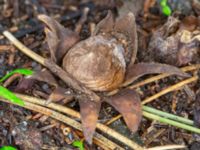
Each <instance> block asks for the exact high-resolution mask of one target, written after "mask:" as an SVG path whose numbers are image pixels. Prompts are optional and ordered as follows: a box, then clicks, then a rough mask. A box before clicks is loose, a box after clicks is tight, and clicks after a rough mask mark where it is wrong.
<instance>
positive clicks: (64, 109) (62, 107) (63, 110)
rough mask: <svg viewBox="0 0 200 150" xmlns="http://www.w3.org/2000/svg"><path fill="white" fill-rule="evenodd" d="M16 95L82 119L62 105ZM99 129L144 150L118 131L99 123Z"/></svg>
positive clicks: (137, 149) (130, 145) (126, 143)
mask: <svg viewBox="0 0 200 150" xmlns="http://www.w3.org/2000/svg"><path fill="white" fill-rule="evenodd" d="M16 95H17V96H18V97H19V98H21V99H23V100H24V101H28V102H31V103H35V104H39V105H42V106H46V107H48V108H51V109H54V110H57V111H60V112H62V113H65V114H67V115H70V116H72V117H75V118H78V119H80V113H78V112H76V111H74V110H72V109H70V108H68V107H64V106H62V105H58V104H55V103H49V104H47V105H46V101H45V100H43V99H39V98H35V97H31V96H27V95H22V94H17V93H16ZM97 129H99V130H100V131H102V132H104V133H106V134H108V135H109V136H111V137H112V138H114V139H116V140H118V141H120V142H122V143H123V144H125V145H127V146H129V147H131V148H133V149H136V150H142V149H143V148H142V147H141V146H139V145H138V144H137V143H135V142H133V141H131V140H129V139H128V138H126V137H124V136H122V135H121V134H119V133H117V132H116V131H114V130H112V129H111V128H109V127H107V126H105V125H103V124H101V123H97Z"/></svg>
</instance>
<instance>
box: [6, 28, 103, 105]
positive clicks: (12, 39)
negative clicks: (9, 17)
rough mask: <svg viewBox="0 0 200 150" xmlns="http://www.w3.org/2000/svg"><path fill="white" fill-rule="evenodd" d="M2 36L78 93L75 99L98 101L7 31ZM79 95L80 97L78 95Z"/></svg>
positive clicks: (93, 95) (97, 98)
mask: <svg viewBox="0 0 200 150" xmlns="http://www.w3.org/2000/svg"><path fill="white" fill-rule="evenodd" d="M3 35H4V36H5V37H6V38H7V39H9V40H10V42H11V43H13V44H14V45H15V46H16V47H17V48H18V49H19V50H20V51H21V52H23V53H24V54H26V55H27V56H29V57H30V58H32V59H33V60H35V61H37V62H39V63H40V64H42V65H43V66H45V67H47V68H48V69H49V70H51V71H52V72H53V73H54V74H55V75H57V76H58V77H60V79H62V80H63V81H64V82H65V83H66V84H67V85H69V86H70V87H72V88H73V89H75V90H77V91H79V92H77V94H78V95H79V96H77V98H79V99H80V98H82V97H85V98H87V99H90V100H93V101H99V100H100V97H99V96H98V95H97V94H95V93H94V92H93V91H91V90H89V89H87V88H86V87H85V86H83V85H82V84H80V83H79V82H78V81H77V80H75V79H74V78H73V77H72V76H71V75H70V74H69V73H67V72H66V71H64V70H63V69H62V68H61V67H59V66H58V65H56V64H55V63H54V62H53V61H51V60H48V59H45V58H43V57H41V56H40V55H38V54H36V53H35V52H33V51H32V50H30V49H29V48H28V47H26V46H25V45H23V44H22V43H21V42H20V41H19V40H17V39H16V38H15V37H14V36H13V35H12V34H11V33H10V32H9V31H4V32H3ZM80 93H81V94H82V95H80Z"/></svg>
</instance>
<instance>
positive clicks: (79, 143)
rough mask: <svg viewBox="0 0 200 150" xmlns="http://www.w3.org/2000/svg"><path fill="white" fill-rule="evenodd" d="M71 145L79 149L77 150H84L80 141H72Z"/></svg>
mask: <svg viewBox="0 0 200 150" xmlns="http://www.w3.org/2000/svg"><path fill="white" fill-rule="evenodd" d="M72 145H73V146H74V147H77V148H79V150H84V146H83V142H82V141H80V140H77V141H74V142H73V143H72Z"/></svg>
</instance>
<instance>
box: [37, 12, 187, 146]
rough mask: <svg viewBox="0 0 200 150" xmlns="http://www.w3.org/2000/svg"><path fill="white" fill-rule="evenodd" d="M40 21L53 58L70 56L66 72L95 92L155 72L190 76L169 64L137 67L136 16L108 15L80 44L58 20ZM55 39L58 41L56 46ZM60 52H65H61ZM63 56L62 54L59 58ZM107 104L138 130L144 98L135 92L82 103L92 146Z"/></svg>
mask: <svg viewBox="0 0 200 150" xmlns="http://www.w3.org/2000/svg"><path fill="white" fill-rule="evenodd" d="M39 19H41V20H42V21H43V22H44V23H45V24H46V26H47V27H46V28H45V31H46V36H47V37H46V38H47V42H48V44H49V47H50V51H51V55H52V56H51V57H52V58H54V57H56V58H55V59H57V56H56V55H55V54H62V55H63V54H65V53H66V54H65V56H64V58H63V69H64V70H65V71H66V72H68V73H69V74H71V75H72V76H73V77H74V78H75V79H76V80H78V81H79V82H81V83H82V84H83V85H85V86H86V87H87V88H89V89H91V90H93V91H105V92H107V91H111V90H114V89H117V88H120V87H121V86H122V85H124V84H123V83H128V84H129V83H131V82H133V81H134V80H135V79H137V78H139V77H141V76H143V75H146V74H152V73H170V74H177V75H181V76H187V74H185V73H183V72H182V71H181V70H179V69H178V68H176V67H173V66H169V65H163V64H156V63H154V64H147V63H140V64H136V65H134V62H135V59H136V54H137V43H138V41H137V32H136V23H135V17H134V15H133V14H132V13H127V14H125V15H123V16H120V17H119V18H117V19H115V18H114V17H113V15H112V13H111V12H108V14H107V16H106V17H105V18H104V19H103V20H102V21H100V22H99V23H98V24H97V26H96V29H95V30H94V32H93V33H92V34H91V37H89V38H87V39H85V40H82V41H80V42H77V41H78V40H77V39H78V38H77V35H76V34H75V33H74V32H72V31H69V29H65V28H64V27H63V26H62V25H60V24H59V23H58V22H57V21H55V20H54V19H52V18H50V17H48V16H44V15H42V17H41V16H39ZM61 33H65V35H63V34H61ZM71 35H72V36H71ZM70 36H71V38H72V40H70V39H69V38H70ZM51 38H54V39H56V40H54V43H53V46H52V45H51V44H52V43H51V40H52V39H51ZM59 39H60V40H59ZM68 41H69V42H68ZM71 41H73V42H71ZM62 42H66V43H62ZM67 42H68V43H67ZM64 45H65V46H64ZM60 51H62V53H59V52H60ZM62 57H63V56H61V55H60V56H59V59H60V58H62ZM103 101H105V102H107V103H109V104H110V105H112V106H113V107H114V108H115V109H116V110H118V111H119V112H120V113H121V114H122V115H123V118H124V120H125V122H126V124H127V126H128V127H129V128H130V129H131V131H133V132H135V131H136V130H137V129H138V126H139V123H140V121H141V116H142V111H141V102H140V98H139V96H138V95H137V93H136V92H134V91H130V90H127V89H124V90H120V91H119V93H118V94H116V95H114V96H112V97H107V98H103V100H102V101H100V102H93V101H90V100H85V99H83V100H79V104H80V111H81V120H82V124H83V132H84V135H85V138H86V140H87V141H88V142H89V143H92V137H93V134H94V131H95V128H96V123H97V119H98V114H99V110H100V106H101V102H103Z"/></svg>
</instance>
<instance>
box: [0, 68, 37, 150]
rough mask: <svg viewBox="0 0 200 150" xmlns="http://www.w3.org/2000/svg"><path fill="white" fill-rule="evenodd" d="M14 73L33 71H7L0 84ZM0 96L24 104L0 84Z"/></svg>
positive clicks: (24, 73) (26, 74)
mask: <svg viewBox="0 0 200 150" xmlns="http://www.w3.org/2000/svg"><path fill="white" fill-rule="evenodd" d="M15 73H19V74H22V75H25V76H28V75H32V74H33V71H32V70H29V69H15V70H13V71H11V72H9V73H8V74H6V75H5V76H4V77H2V78H1V79H0V84H1V83H2V82H3V81H5V80H6V79H8V78H9V77H10V76H12V75H13V74H15ZM0 96H1V97H3V98H5V99H7V100H9V101H11V102H13V103H16V104H18V105H20V106H24V101H23V100H21V99H20V98H18V97H17V96H16V95H15V94H14V93H13V92H11V91H10V90H8V89H7V88H5V87H3V86H1V85H0ZM0 150H1V149H0Z"/></svg>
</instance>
